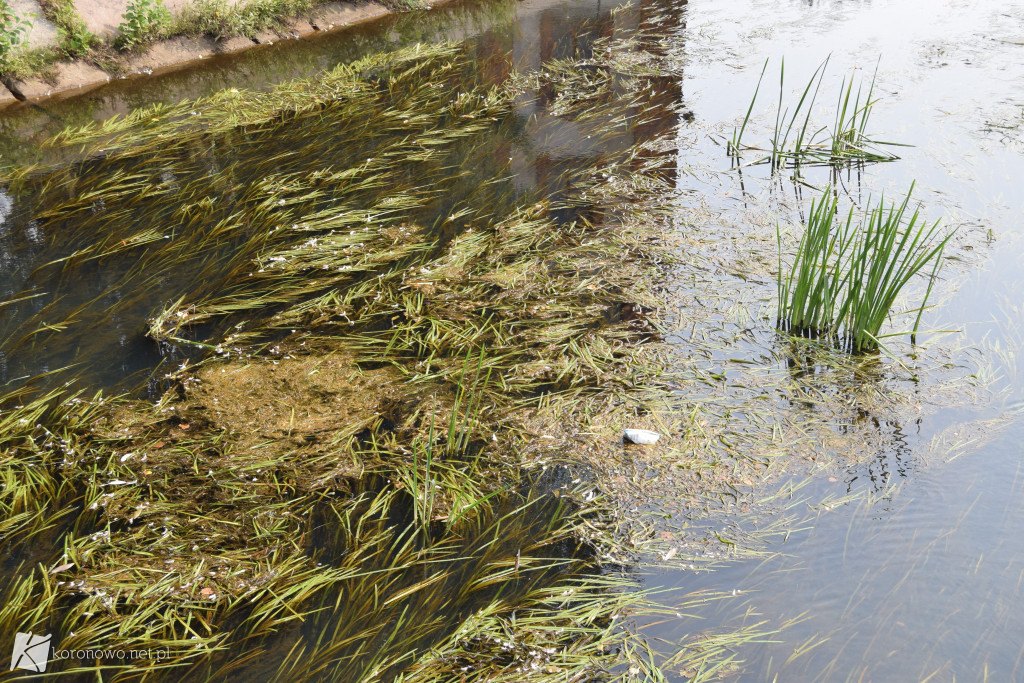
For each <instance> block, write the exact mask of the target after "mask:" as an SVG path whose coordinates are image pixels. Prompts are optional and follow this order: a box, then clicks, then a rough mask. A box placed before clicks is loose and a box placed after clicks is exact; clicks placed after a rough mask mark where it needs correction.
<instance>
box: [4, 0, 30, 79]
mask: <svg viewBox="0 0 1024 683" xmlns="http://www.w3.org/2000/svg"><path fill="white" fill-rule="evenodd" d="M30 30H32V22H30V21H29V20H28V19H23V18H22V17H19V16H18V13H17V12H15V11H14V8H13V7H11V6H10V5H9V4H8V3H7V1H6V0H0V71H6V70H7V69H8V68H9V67H10V66H11V65H12V63H13V62H14V59H15V57H16V56H17V54H18V52H19V51H20V50H21V47H22V44H23V43H24V42H25V38H26V36H27V34H28V32H29V31H30Z"/></svg>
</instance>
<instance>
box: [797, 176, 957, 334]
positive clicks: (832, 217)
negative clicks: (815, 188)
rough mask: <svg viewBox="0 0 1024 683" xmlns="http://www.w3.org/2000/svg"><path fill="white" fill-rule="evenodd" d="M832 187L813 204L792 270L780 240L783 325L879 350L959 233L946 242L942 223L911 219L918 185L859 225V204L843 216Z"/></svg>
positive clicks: (869, 214) (879, 206)
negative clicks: (896, 310) (894, 315)
mask: <svg viewBox="0 0 1024 683" xmlns="http://www.w3.org/2000/svg"><path fill="white" fill-rule="evenodd" d="M830 189H831V188H829V189H827V190H826V192H825V194H824V195H823V196H822V197H820V198H818V199H817V200H816V201H814V202H812V204H811V211H810V213H809V214H808V217H807V226H806V228H805V230H804V234H803V236H802V237H801V239H800V244H799V246H798V247H797V250H796V256H795V258H794V260H793V263H792V266H791V267H790V268H789V270H788V272H786V270H785V269H784V268H783V264H782V242H781V234H780V236H779V274H778V302H779V304H778V305H779V311H778V322H779V326H780V327H781V328H782V329H784V330H786V331H790V332H794V333H798V334H804V335H812V336H815V337H825V338H830V339H836V340H838V342H839V345H840V347H841V348H844V349H846V350H849V351H852V352H854V353H861V352H865V351H873V350H875V349H877V348H878V346H879V343H880V342H879V339H880V338H881V337H882V336H886V335H880V331H881V328H882V325H883V323H884V322H885V320H886V319H887V318H888V317H889V315H890V313H891V312H892V308H893V304H894V303H895V302H896V299H897V297H898V296H899V294H900V292H901V291H902V290H903V288H904V287H905V286H906V285H907V283H908V282H910V280H911V278H913V277H914V276H915V275H917V274H918V273H919V272H920V271H921V270H922V269H924V268H925V267H926V266H928V264H930V263H931V264H933V267H932V272H931V280H930V283H933V282H934V280H935V277H936V276H937V274H938V269H939V266H940V265H941V263H942V251H943V249H944V247H945V246H946V243H947V242H948V241H949V239H950V237H952V233H950V234H949V235H946V236H945V237H942V238H941V239H940V234H939V221H936V222H935V223H934V224H932V225H931V226H929V225H927V224H926V223H925V222H924V221H923V219H922V218H921V216H920V212H919V210H918V209H915V210H914V211H913V213H912V214H910V215H909V216H908V215H907V208H908V206H909V203H910V196H911V194H912V192H913V188H911V191H910V192H908V193H907V196H906V197H905V198H904V199H903V202H902V203H900V204H898V205H897V204H889V205H886V203H885V198H884V197H883V198H882V199H881V200H880V201H879V202H878V204H877V205H875V206H873V207H871V208H869V209H868V210H867V212H866V213H865V214H864V216H863V217H862V218H861V220H860V221H859V222H855V221H854V209H853V207H851V208H850V211H849V213H848V214H847V216H846V220H845V222H844V221H842V220H841V219H837V214H838V211H839V199H838V196H836V195H833V194H832V193H831V192H830ZM930 292H931V286H930V284H929V287H928V290H927V291H926V292H925V294H924V297H923V300H922V301H921V304H920V305H919V306H917V307H915V309H914V310H916V311H917V318H916V320H915V322H914V329H913V332H914V333H916V332H917V328H918V324H919V323H920V320H921V313H922V312H923V311H924V308H925V306H926V305H927V301H928V294H929V293H930Z"/></svg>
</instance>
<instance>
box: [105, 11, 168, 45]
mask: <svg viewBox="0 0 1024 683" xmlns="http://www.w3.org/2000/svg"><path fill="white" fill-rule="evenodd" d="M170 23H171V12H170V10H168V9H167V8H166V7H165V6H164V2H163V0H130V1H129V3H128V7H127V8H126V9H125V11H124V21H122V22H121V24H120V25H119V26H118V27H117V30H118V32H119V33H120V35H119V36H118V37H117V41H116V43H115V44H116V45H117V47H118V48H120V49H122V50H126V49H131V48H133V47H136V46H138V45H142V44H144V43H148V42H150V41H151V40H153V39H155V38H159V37H161V36H162V35H163V34H164V32H165V30H166V28H167V27H168V26H169V25H170Z"/></svg>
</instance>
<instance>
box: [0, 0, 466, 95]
mask: <svg viewBox="0 0 1024 683" xmlns="http://www.w3.org/2000/svg"><path fill="white" fill-rule="evenodd" d="M450 1H451V0H427V4H428V6H429V7H430V8H434V7H437V6H439V5H443V4H445V3H447V2H450ZM392 12H393V10H390V9H388V8H387V7H385V6H384V5H381V4H379V3H377V2H374V1H373V0H371V1H370V2H360V3H355V2H342V1H335V2H330V3H327V4H324V5H320V6H319V7H317V8H316V9H314V10H313V11H312V12H310V13H309V15H308V16H304V17H297V18H294V19H291V20H289V21H288V22H286V24H285V26H284V28H282V29H279V30H277V31H262V32H261V33H259V34H257V35H256V36H255V37H254V38H246V37H243V36H235V37H233V38H226V39H224V40H220V41H218V40H214V39H213V38H210V37H208V36H201V37H198V38H197V37H190V36H176V37H174V38H168V39H166V40H161V41H157V42H156V43H153V44H152V45H150V46H148V47H147V48H146V49H145V50H144V51H142V52H140V53H138V54H136V55H133V56H132V57H130V58H129V60H128V73H127V74H126V75H124V76H120V77H115V76H113V75H111V74H109V73H107V72H106V71H104V70H102V69H100V68H99V67H97V66H95V65H93V64H91V63H89V62H86V61H83V60H73V61H66V62H58V63H57V64H56V65H55V66H54V69H55V73H56V75H55V77H54V78H52V79H50V80H43V79H41V78H29V79H27V80H16V79H11V78H6V77H5V78H3V79H2V83H3V86H2V87H0V113H2V112H3V110H4V109H5V108H6V107H8V106H10V105H12V104H15V103H17V102H19V101H31V102H37V101H39V100H44V99H47V98H50V97H54V96H58V95H59V96H61V97H74V96H76V95H78V94H81V93H85V92H87V91H88V90H91V89H93V88H96V87H98V86H101V85H103V84H104V83H107V82H109V81H111V80H113V79H114V78H137V77H143V76H149V75H152V74H157V73H163V72H167V71H172V70H175V69H180V68H183V67H186V66H190V65H192V64H195V63H196V62H199V61H202V60H203V59H206V58H208V57H211V56H213V55H216V54H225V53H229V52H238V51H241V50H248V49H251V48H254V47H256V46H257V45H261V44H268V43H274V42H277V41H279V40H289V39H296V38H302V37H305V36H308V35H312V34H314V33H321V32H326V31H338V30H342V29H344V28H348V27H350V26H353V25H355V24H361V23H364V22H367V21H373V20H374V19H379V18H380V17H383V16H386V15H388V14H391V13H392Z"/></svg>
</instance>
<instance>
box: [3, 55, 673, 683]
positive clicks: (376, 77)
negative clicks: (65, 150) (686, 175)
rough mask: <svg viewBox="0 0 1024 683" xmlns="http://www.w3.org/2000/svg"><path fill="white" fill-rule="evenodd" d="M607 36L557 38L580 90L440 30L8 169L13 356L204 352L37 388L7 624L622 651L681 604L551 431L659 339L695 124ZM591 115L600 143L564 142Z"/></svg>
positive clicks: (225, 643) (444, 662)
mask: <svg viewBox="0 0 1024 683" xmlns="http://www.w3.org/2000/svg"><path fill="white" fill-rule="evenodd" d="M603 54H606V55H607V56H606V57H603V58H602V59H604V60H605V62H604V63H598V62H596V61H595V60H593V59H591V60H590V61H589V62H588V63H587V65H586V68H584V67H580V68H579V70H580V71H581V75H580V76H576V77H570V76H571V71H572V69H573V66H572V64H571V62H569V61H566V62H563V63H559V64H558V65H556V67H557V72H558V73H559V74H561V75H562V76H565V77H566V78H564V79H563V80H562V81H561V82H560V83H559V87H558V91H557V92H558V94H557V101H558V106H559V109H558V114H557V116H556V115H544V116H539V117H537V118H534V119H532V120H523V119H522V118H520V117H519V116H518V115H517V114H516V113H515V110H514V107H513V102H516V103H518V104H522V103H523V102H529V101H531V99H532V98H534V97H536V91H537V89H536V88H533V84H534V83H537V82H538V81H539V80H543V79H547V78H548V77H547V76H545V75H522V76H517V77H516V78H513V79H511V81H509V82H505V81H504V80H503V77H504V76H506V75H508V74H509V73H510V71H509V69H508V67H507V64H506V63H505V62H504V61H503V59H500V58H499V59H496V60H495V61H494V62H487V61H486V60H480V59H478V58H477V57H476V56H475V55H473V54H471V53H467V51H466V50H465V48H464V47H461V46H452V45H445V46H438V47H433V48H423V47H418V48H415V49H410V50H406V51H400V52H398V53H396V54H394V55H390V56H387V57H374V58H370V59H367V60H364V61H363V62H360V63H357V64H354V65H352V66H349V67H342V68H339V69H338V70H335V71H334V72H331V73H329V74H326V75H325V76H324V77H322V78H321V79H317V80H313V81H308V82H302V83H297V84H292V85H290V86H288V87H284V88H281V89H279V90H278V91H275V92H273V93H266V94H252V93H241V92H228V93H222V94H220V95H218V96H215V97H213V98H209V99H207V100H203V101H201V102H193V103H187V104H183V105H182V106H181V107H178V108H175V109H159V108H157V109H153V110H149V111H148V112H145V113H138V114H135V115H132V116H130V117H128V118H127V119H125V120H122V121H118V122H114V123H107V124H102V125H97V126H93V127H88V128H84V129H77V130H72V131H67V132H66V133H65V134H63V135H61V136H59V137H58V139H57V140H55V141H54V143H53V144H55V145H57V144H59V145H75V146H77V147H78V148H79V149H78V152H79V153H80V155H81V157H82V159H83V160H82V161H80V162H78V163H76V164H72V165H70V166H65V167H62V168H33V169H20V170H17V171H15V172H13V173H11V174H10V175H9V176H8V178H7V181H6V182H7V183H8V186H7V187H8V192H10V194H11V196H12V197H15V198H16V201H17V209H16V214H15V216H14V220H15V221H16V222H18V223H20V224H22V225H25V226H28V225H29V224H31V225H32V226H33V228H34V229H35V230H36V231H37V233H36V234H38V235H42V236H44V237H45V239H42V240H41V241H40V242H39V243H31V244H28V243H26V244H25V248H26V250H35V256H36V257H37V261H38V262H39V263H40V265H38V266H37V267H35V268H33V269H26V270H24V271H23V272H22V273H20V276H21V281H20V282H19V283H18V287H17V288H16V289H17V291H18V292H20V293H16V294H15V295H14V296H12V299H11V302H10V304H9V306H8V307H7V308H6V309H5V311H4V312H5V316H4V318H3V324H4V325H5V326H6V328H5V333H6V334H5V337H4V338H5V342H4V346H3V352H4V354H5V358H6V359H7V360H8V372H9V373H10V375H9V376H13V377H18V373H21V374H25V375H28V374H30V370H31V368H32V367H33V366H32V365H31V363H33V362H38V361H39V359H40V358H42V359H43V361H44V362H45V361H46V360H48V359H51V358H52V359H53V360H54V361H56V359H58V358H62V357H61V352H60V350H59V347H60V346H61V345H69V344H70V345H72V346H77V347H78V349H79V350H78V352H77V356H76V357H75V358H74V359H72V360H82V359H86V358H89V357H90V355H92V354H95V355H96V357H99V352H100V351H101V350H102V349H103V348H104V347H105V346H109V345H110V344H111V341H112V340H116V339H117V338H118V337H122V338H123V336H124V335H125V334H126V333H127V331H128V330H132V331H131V334H133V335H135V336H136V337H141V335H142V334H143V333H144V334H146V335H147V336H148V339H149V342H148V343H149V344H151V345H152V346H153V347H157V345H163V347H164V348H165V349H169V348H172V347H173V348H176V349H178V351H177V353H179V354H180V355H179V356H178V357H177V358H178V359H181V358H182V357H185V358H187V359H190V361H189V362H186V363H183V364H182V367H180V368H179V369H178V370H177V371H176V372H175V373H169V374H170V376H168V377H166V378H165V380H166V383H167V385H168V386H169V388H170V390H169V391H166V392H162V393H161V392H156V393H154V394H152V397H153V398H156V399H157V400H156V401H155V403H154V402H152V401H140V400H139V399H137V398H136V399H129V398H118V399H103V398H102V397H100V396H95V397H92V398H90V399H88V400H86V399H85V398H84V397H79V398H77V399H72V398H69V397H68V394H67V393H66V390H65V391H60V390H55V391H52V392H50V393H46V392H45V391H42V390H41V389H40V388H39V386H37V385H30V386H27V388H26V390H25V391H23V392H22V393H21V394H20V395H17V396H15V395H9V396H7V397H6V398H7V405H8V406H11V408H10V410H11V412H9V413H6V414H5V415H7V416H8V418H9V419H8V422H7V423H6V424H7V426H8V432H7V433H6V436H5V437H4V438H5V439H7V442H6V443H7V444H8V447H7V449H6V450H4V451H3V460H2V461H0V462H2V465H3V475H2V476H3V477H5V481H9V482H10V483H11V486H8V487H5V489H4V492H3V495H4V497H3V499H2V500H3V501H4V502H3V504H4V511H5V513H9V514H8V515H6V517H7V518H8V520H9V521H8V522H6V525H7V526H5V528H4V531H5V535H4V537H3V540H2V542H0V550H2V551H3V552H4V553H5V556H6V557H8V558H12V562H8V564H7V565H6V567H7V569H6V570H5V571H6V572H7V577H9V581H8V582H7V585H8V586H9V590H8V595H7V597H8V598H9V599H8V600H7V601H6V602H5V604H4V607H3V610H2V611H0V623H2V624H3V626H4V633H5V634H13V633H16V632H19V631H21V632H24V631H28V630H32V631H34V632H50V633H52V634H54V642H55V643H59V647H61V648H64V649H79V648H85V647H89V648H92V649H96V648H115V647H116V648H118V649H122V650H127V649H151V650H154V651H159V652H161V655H160V657H159V658H157V659H153V658H150V659H147V660H145V661H142V662H139V661H135V662H130V661H123V662H122V661H115V662H110V661H102V660H98V659H97V660H92V661H67V662H64V663H62V667H63V668H61V667H56V668H57V669H58V672H61V673H63V674H65V675H66V676H67V677H70V678H71V679H74V678H82V679H83V680H84V679H85V678H89V679H90V680H92V679H95V678H96V677H97V676H102V677H103V679H104V680H127V679H135V678H146V679H148V680H163V679H168V680H181V678H182V677H186V678H189V679H190V680H235V679H237V680H253V679H254V678H255V679H260V680H377V679H389V678H393V677H395V676H405V677H406V678H408V679H409V680H439V679H441V680H444V679H457V680H461V679H462V678H464V677H467V676H468V677H470V678H477V679H490V680H502V679H504V680H517V679H521V677H522V676H524V675H529V676H530V677H531V678H533V679H536V680H545V679H547V680H559V681H561V680H565V679H566V678H567V677H569V678H570V679H574V680H575V679H584V678H592V677H597V676H599V675H601V674H602V671H604V670H605V669H606V668H607V666H608V663H607V661H605V660H606V658H607V657H608V656H610V655H611V654H612V653H614V652H615V651H617V650H621V648H620V645H621V643H623V642H625V641H626V640H630V639H634V638H635V636H634V635H631V634H630V633H629V631H627V630H625V629H622V628H620V627H619V625H618V623H617V620H616V619H617V618H618V617H620V616H622V615H625V614H628V613H629V612H630V611H631V610H636V609H640V608H643V609H652V605H650V604H649V603H648V601H647V598H646V596H645V595H644V594H643V593H642V592H638V591H627V590H626V589H627V588H631V587H635V582H634V580H633V579H632V578H630V577H629V575H628V573H607V574H603V573H601V567H602V565H607V564H608V563H611V564H612V565H613V566H615V567H621V566H622V563H625V562H628V558H629V551H628V550H627V549H626V546H625V545H624V544H623V542H622V539H621V538H619V537H617V536H616V534H615V533H614V530H609V529H610V528H611V527H610V526H609V518H610V514H611V512H610V510H611V508H610V507H609V506H608V503H607V502H606V501H605V500H604V499H603V498H602V497H600V496H598V495H597V488H598V487H597V486H596V485H595V484H593V483H592V482H591V481H590V476H589V475H588V474H587V472H588V471H589V470H588V468H587V467H586V466H585V465H583V464H580V461H585V460H586V458H585V457H584V455H585V454H583V453H580V452H579V451H578V449H573V450H569V451H567V452H565V453H563V454H561V455H560V456H559V457H558V458H557V460H558V462H557V463H556V462H555V461H554V459H553V458H552V454H551V453H550V452H549V451H547V450H546V449H543V448H538V446H537V444H538V441H539V439H538V437H539V435H538V434H537V433H536V432H535V431H534V430H535V429H536V428H538V427H539V426H540V424H541V420H542V419H548V418H549V417H551V416H554V415H561V416H562V418H564V421H563V424H566V425H571V424H576V423H579V424H580V427H583V428H585V425H584V424H582V422H583V421H584V420H585V419H586V415H585V414H583V413H579V412H578V408H579V406H580V405H581V403H582V402H583V401H599V402H600V401H606V402H613V401H615V398H614V397H615V396H616V395H621V394H624V393H626V392H628V391H629V389H630V387H631V386H632V385H633V384H635V383H637V382H642V381H643V378H644V377H646V376H648V375H650V374H652V373H655V372H656V371H657V359H656V357H655V356H653V355H651V354H649V353H648V351H647V350H646V349H645V345H644V342H645V341H649V340H652V339H655V338H657V336H658V334H659V325H658V322H657V307H658V304H659V300H658V297H657V296H656V294H655V292H654V290H653V286H652V282H653V279H654V277H655V276H656V275H657V274H658V273H659V272H662V271H663V270H664V268H665V267H667V264H668V263H669V261H670V259H669V257H668V254H667V252H666V251H665V248H664V244H663V238H662V236H660V235H659V234H658V233H657V231H656V230H654V229H652V224H651V223H649V222H647V221H646V218H647V216H648V208H649V206H648V205H653V204H654V203H655V200H656V197H657V195H658V193H659V192H662V191H664V190H665V189H666V188H667V187H668V183H669V181H670V176H669V175H667V174H666V171H665V169H664V166H665V164H664V160H663V158H662V157H661V156H660V154H661V153H663V147H662V148H661V149H662V152H659V148H658V147H657V145H655V144H654V143H655V142H657V140H656V138H657V137H658V135H659V134H660V133H662V132H664V131H665V130H667V129H668V128H669V126H670V124H668V123H665V124H661V127H659V125H658V124H656V122H654V121H651V120H648V119H640V118H639V117H638V116H637V112H638V111H643V107H642V105H644V104H645V103H647V102H650V103H651V104H652V107H661V108H662V110H664V111H669V110H670V104H671V98H673V97H675V96H676V95H677V93H678V90H677V89H676V90H671V89H667V90H665V91H664V92H662V94H661V95H660V97H661V99H660V100H659V99H658V96H654V98H653V99H652V94H651V91H650V89H649V88H648V87H647V86H649V84H650V83H651V82H652V81H651V79H652V78H655V76H654V75H653V74H654V73H655V71H654V69H653V67H652V64H653V62H652V63H646V62H647V60H628V59H626V60H621V61H616V59H615V56H614V52H609V53H603ZM641 62H644V66H643V69H640V68H639V67H638V66H637V64H640V63H641ZM596 64H599V66H600V68H598V69H596V70H595V69H594V68H591V67H593V66H595V65H596ZM494 74H497V75H498V78H497V79H496V80H492V76H493V75H494ZM192 112H195V115H193V113H192ZM570 120H571V122H572V124H573V126H574V129H575V130H576V131H578V133H577V134H578V135H579V137H580V138H581V139H583V138H584V136H590V137H589V139H591V140H592V142H591V143H590V144H591V147H590V148H589V153H588V154H589V155H588V156H584V157H582V158H577V159H574V160H573V164H572V165H571V166H570V165H565V166H559V165H558V164H557V162H556V161H555V160H556V159H558V158H559V157H558V154H557V149H558V135H559V134H560V133H562V132H563V131H564V130H565V126H564V124H565V122H566V121H570ZM649 143H650V144H649ZM510 157H511V159H510ZM515 164H525V165H526V166H528V167H529V166H532V167H533V168H534V169H536V170H537V181H536V183H534V184H533V186H532V187H523V186H520V185H519V184H517V182H516V180H515V178H514V177H513V174H512V171H511V167H512V166H514V165H515ZM90 279H94V280H93V282H94V283H95V284H94V286H90V287H83V286H82V282H83V280H84V281H86V282H90ZM44 292H45V294H43V293H44ZM25 297H34V298H25ZM111 328H112V329H111ZM115 343H116V341H115ZM33 359H35V360H33ZM65 359H66V358H65ZM192 361H200V362H198V363H194V362H192ZM54 365H56V362H54ZM90 372H91V369H90V368H84V369H75V370H73V371H70V372H68V373H64V374H62V375H60V377H59V378H58V377H57V376H53V377H52V378H51V379H50V381H51V382H59V381H61V380H62V379H66V378H68V377H72V376H73V375H74V374H77V375H78V380H79V382H81V383H85V381H87V380H88V379H90V377H95V375H90V374H89V373H90ZM41 384H45V383H41ZM15 406H21V407H15ZM540 412H543V414H544V417H543V418H542V417H541V415H540ZM565 461H575V465H574V467H575V469H574V472H577V473H578V474H577V475H576V476H572V477H568V476H565V475H563V474H561V473H562V472H564V471H566V470H565V467H564V466H563V465H562V464H560V463H564V462H565ZM540 463H544V465H548V468H547V469H542V468H543V466H544V465H541V467H538V468H536V469H537V470H538V471H537V472H534V471H533V469H532V468H531V467H530V466H531V465H532V464H540ZM540 472H543V473H544V474H540ZM545 477H546V478H545ZM41 539H47V540H49V542H48V543H47V544H46V545H45V547H44V548H41V549H39V550H38V551H37V552H36V553H35V554H33V552H32V550H31V549H32V548H33V547H37V546H34V542H37V541H40V540H41ZM14 560H19V561H14ZM4 638H9V636H4ZM7 642H8V641H7V640H5V641H4V643H7ZM2 646H3V644H2V643H0V647H2ZM633 650H635V651H637V652H640V651H642V647H641V646H640V644H639V641H638V644H637V645H636V647H634V648H633ZM633 650H631V651H633Z"/></svg>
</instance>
